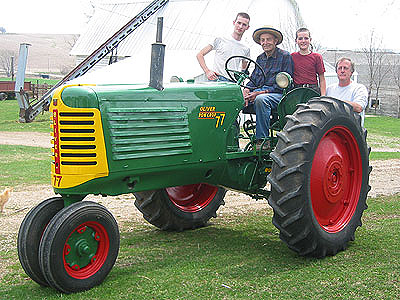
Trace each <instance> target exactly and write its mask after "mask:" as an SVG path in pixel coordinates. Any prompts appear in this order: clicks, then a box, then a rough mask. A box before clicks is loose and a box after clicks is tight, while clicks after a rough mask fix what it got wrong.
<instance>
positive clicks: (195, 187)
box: [166, 183, 218, 213]
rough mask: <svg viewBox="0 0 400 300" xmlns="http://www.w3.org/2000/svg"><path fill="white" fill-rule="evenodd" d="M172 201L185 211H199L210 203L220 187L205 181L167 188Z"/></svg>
mask: <svg viewBox="0 0 400 300" xmlns="http://www.w3.org/2000/svg"><path fill="white" fill-rule="evenodd" d="M166 191H167V194H168V197H169V199H170V200H171V202H172V203H173V204H174V205H175V206H176V207H178V208H179V209H180V210H182V211H185V212H191V213H194V212H198V211H200V210H202V209H203V208H204V207H206V206H207V205H208V204H210V202H211V200H212V199H214V197H215V195H216V193H217V191H218V188H217V187H216V186H212V185H208V184H205V183H199V184H189V185H182V186H175V187H170V188H166Z"/></svg>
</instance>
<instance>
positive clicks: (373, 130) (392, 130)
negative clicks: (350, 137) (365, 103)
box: [364, 116, 400, 138]
mask: <svg viewBox="0 0 400 300" xmlns="http://www.w3.org/2000/svg"><path fill="white" fill-rule="evenodd" d="M364 126H365V128H366V129H367V130H368V134H373V135H381V136H386V137H396V138H400V119H397V118H391V117H383V116H379V117H366V118H365V123H364Z"/></svg>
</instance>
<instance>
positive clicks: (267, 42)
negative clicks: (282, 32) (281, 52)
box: [260, 33, 278, 55]
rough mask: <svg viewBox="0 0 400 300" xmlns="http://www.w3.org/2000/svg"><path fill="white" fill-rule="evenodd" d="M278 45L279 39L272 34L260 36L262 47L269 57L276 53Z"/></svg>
mask: <svg viewBox="0 0 400 300" xmlns="http://www.w3.org/2000/svg"><path fill="white" fill-rule="evenodd" d="M277 43H278V39H277V38H276V37H275V36H274V35H272V34H270V33H263V34H261V35H260V44H261V47H262V48H263V50H264V52H265V53H266V54H268V55H270V54H272V53H273V52H274V50H275V48H276V44H277Z"/></svg>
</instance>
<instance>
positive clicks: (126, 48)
mask: <svg viewBox="0 0 400 300" xmlns="http://www.w3.org/2000/svg"><path fill="white" fill-rule="evenodd" d="M120 2H121V1H120ZM150 2H151V1H143V0H129V2H128V1H127V3H116V4H115V3H114V4H106V3H104V4H99V5H98V6H96V8H95V12H94V15H93V17H92V18H91V20H90V22H89V24H88V27H87V29H86V31H85V32H84V33H82V34H81V36H80V38H79V40H78V41H77V43H76V44H75V46H74V47H73V49H72V51H71V55H75V56H76V57H77V63H80V62H81V61H82V60H83V59H85V58H86V57H87V56H88V55H90V54H91V53H92V52H93V51H94V50H96V49H97V48H98V47H99V46H100V45H102V44H103V43H104V42H105V41H106V40H107V39H108V38H109V37H111V36H112V35H113V34H114V33H115V32H116V31H117V30H118V29H120V28H121V27H122V26H123V25H125V24H126V23H127V22H128V21H129V20H130V19H132V18H133V17H134V16H136V15H137V14H138V13H139V12H140V11H141V10H142V9H144V7H146V6H147V5H148V4H149V3H150ZM238 12H247V13H248V14H249V15H250V18H251V20H250V29H249V30H248V31H247V32H246V33H245V34H244V36H243V39H242V41H243V42H244V43H245V44H247V45H249V46H250V48H251V56H252V58H253V59H255V58H256V57H257V56H258V55H259V54H260V53H261V52H262V49H261V47H260V45H258V44H256V43H255V42H254V41H253V39H252V33H253V31H254V30H255V29H256V28H259V27H262V26H272V27H275V28H277V29H279V30H280V31H281V32H282V33H283V35H284V42H283V43H282V45H281V46H280V47H282V48H283V49H285V50H288V51H293V50H294V49H295V48H294V46H295V42H294V35H295V31H296V29H297V28H299V27H301V26H303V24H304V22H303V20H302V18H301V16H300V13H299V10H298V6H297V3H296V1H295V0H240V1H238V0H169V2H168V3H167V4H166V5H165V6H164V7H163V8H161V9H160V10H159V11H158V12H156V13H155V14H154V15H153V16H152V17H150V18H149V19H148V20H147V21H145V22H144V23H143V24H142V25H141V26H140V27H139V28H138V29H136V30H135V31H134V32H133V33H131V34H130V35H129V36H128V37H127V38H126V39H125V40H124V41H123V42H121V44H120V45H119V46H118V49H117V54H118V57H119V58H126V59H124V60H123V61H120V62H118V63H115V64H112V65H110V66H107V67H105V68H102V69H100V70H99V68H100V67H101V66H104V65H106V64H108V60H109V58H105V59H104V60H103V61H102V62H101V63H99V64H98V65H97V66H96V67H95V68H93V69H98V70H96V72H90V73H88V74H85V75H84V76H82V77H81V78H79V79H76V80H78V82H86V83H89V82H91V83H147V82H148V80H149V73H150V51H151V44H152V43H154V42H155V39H156V24H157V17H160V16H162V17H164V27H163V43H164V44H166V55H165V70H164V81H169V79H170V77H171V76H172V75H176V76H179V77H182V78H183V79H185V80H186V79H190V78H194V77H195V76H198V75H200V74H202V69H201V68H200V66H199V64H198V62H197V59H196V53H197V52H198V51H199V50H200V49H202V48H203V47H205V46H206V45H207V44H210V43H211V42H212V41H213V40H214V38H215V37H216V36H227V35H230V34H231V33H232V30H233V21H234V19H235V17H236V15H237V13H238ZM206 61H207V64H208V65H210V66H211V65H212V61H213V54H212V52H211V53H210V54H209V55H207V56H206Z"/></svg>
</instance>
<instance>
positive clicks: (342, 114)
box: [268, 97, 371, 257]
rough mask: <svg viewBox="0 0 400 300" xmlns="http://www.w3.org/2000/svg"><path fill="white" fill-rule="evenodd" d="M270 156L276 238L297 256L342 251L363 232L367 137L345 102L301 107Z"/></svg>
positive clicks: (329, 100) (327, 100)
mask: <svg viewBox="0 0 400 300" xmlns="http://www.w3.org/2000/svg"><path fill="white" fill-rule="evenodd" d="M277 135H278V137H279V140H278V143H277V146H276V149H275V151H274V152H273V153H271V158H272V160H273V165H272V172H271V174H270V175H269V176H268V180H269V182H270V183H271V195H270V197H269V199H268V202H269V204H270V205H271V206H272V208H273V210H274V216H273V224H274V225H275V226H276V227H277V228H278V229H279V231H280V238H281V239H282V240H283V241H284V242H285V243H286V244H287V245H288V247H289V248H290V249H292V250H294V251H295V252H297V253H298V254H300V255H307V256H313V257H325V256H327V255H335V254H336V253H337V252H338V251H341V250H344V249H346V247H347V244H348V242H349V241H350V240H354V233H355V230H356V229H357V227H358V226H361V216H362V214H363V211H364V210H365V209H366V208H367V205H366V198H367V194H368V191H369V190H370V186H369V184H368V182H369V173H370V172H371V167H369V157H368V156H369V151H370V149H369V148H368V146H367V143H366V137H367V131H366V130H365V129H364V128H363V127H361V119H360V116H359V115H358V114H356V113H355V112H354V111H353V109H352V107H351V106H350V105H348V104H347V103H345V102H342V101H339V100H337V99H333V98H329V97H320V98H314V99H311V100H310V101H309V102H308V103H307V104H303V105H299V107H298V108H297V110H296V112H295V113H294V114H293V115H290V116H287V123H286V125H285V127H284V129H283V131H282V132H280V133H278V134H277Z"/></svg>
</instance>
